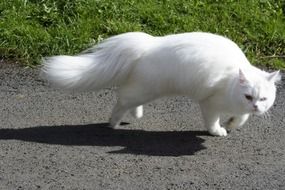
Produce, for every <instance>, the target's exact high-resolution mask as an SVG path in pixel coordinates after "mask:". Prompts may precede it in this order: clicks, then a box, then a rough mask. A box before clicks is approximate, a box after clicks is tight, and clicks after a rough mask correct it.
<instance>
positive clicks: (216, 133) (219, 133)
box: [209, 127, 228, 137]
mask: <svg viewBox="0 0 285 190" xmlns="http://www.w3.org/2000/svg"><path fill="white" fill-rule="evenodd" d="M209 133H210V134H211V135H213V136H219V137H225V136H227V135H228V133H227V130H226V129H225V128H223V127H216V128H213V129H210V130H209Z"/></svg>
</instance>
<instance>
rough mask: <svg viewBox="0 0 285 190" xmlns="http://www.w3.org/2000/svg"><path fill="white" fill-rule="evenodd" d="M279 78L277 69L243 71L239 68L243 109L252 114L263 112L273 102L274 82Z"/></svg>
mask: <svg viewBox="0 0 285 190" xmlns="http://www.w3.org/2000/svg"><path fill="white" fill-rule="evenodd" d="M280 79H281V75H280V73H279V71H276V72H272V73H267V72H258V74H257V73H256V72H245V71H243V70H241V69H240V70H239V87H240V89H241V90H240V97H239V98H240V101H241V103H242V107H243V108H244V109H245V110H244V111H245V112H247V113H253V114H258V115H260V114H263V113H265V112H266V111H267V110H268V109H269V108H270V107H271V106H272V105H273V103H274V100H275V94H276V87H275V83H276V82H277V81H279V80H280Z"/></svg>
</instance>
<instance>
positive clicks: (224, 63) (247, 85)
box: [41, 32, 280, 136]
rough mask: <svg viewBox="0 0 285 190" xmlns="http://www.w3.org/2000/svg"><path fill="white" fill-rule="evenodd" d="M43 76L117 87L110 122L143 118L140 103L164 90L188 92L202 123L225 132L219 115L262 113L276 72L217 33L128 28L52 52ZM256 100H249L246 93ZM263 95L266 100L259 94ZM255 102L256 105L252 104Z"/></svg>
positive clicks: (75, 85)
mask: <svg viewBox="0 0 285 190" xmlns="http://www.w3.org/2000/svg"><path fill="white" fill-rule="evenodd" d="M41 75H42V77H43V78H45V79H46V80H48V81H49V82H50V83H51V84H52V85H54V86H55V87H57V88H60V89H65V90H72V91H86V90H100V89H102V88H106V87H109V86H118V96H119V99H118V103H117V105H116V106H115V108H114V110H113V114H112V117H111V120H110V123H111V126H112V127H115V126H116V125H118V124H119V122H120V120H121V118H122V117H123V115H124V114H125V112H126V111H128V110H133V112H132V113H133V115H134V116H136V117H138V118H139V117H142V115H143V109H142V106H140V105H142V104H144V103H146V102H149V101H151V100H154V99H156V98H159V97H161V96H167V95H179V94H183V95H188V96H189V97H190V98H192V99H193V100H196V101H197V102H198V103H199V104H200V106H201V110H202V114H203V118H204V121H205V126H206V128H207V129H208V130H209V132H210V133H211V134H213V135H218V136H225V135H227V132H226V130H225V129H224V128H222V127H220V125H219V116H220V114H222V113H230V114H232V115H234V116H235V117H236V119H235V120H234V122H232V123H231V124H230V125H231V126H232V125H233V123H234V125H238V126H239V125H242V124H244V122H245V121H246V120H247V118H248V115H249V114H251V113H252V112H253V111H252V109H253V106H256V105H257V104H258V106H259V109H258V110H257V111H258V113H264V112H265V111H267V110H268V109H269V108H270V107H271V106H272V104H273V102H274V100H275V90H276V89H275V85H274V83H275V82H276V81H278V80H280V75H279V73H278V72H275V73H267V72H265V71H262V70H260V69H258V68H256V67H254V66H252V65H251V64H250V63H249V61H248V60H247V58H246V57H245V55H244V54H243V52H242V51H241V50H240V48H239V47H238V46H237V45H236V44H235V43H234V42H232V41H231V40H229V39H227V38H224V37H222V36H219V35H215V34H210V33H203V32H193V33H184V34H177V35H168V36H164V37H153V36H151V35H148V34H145V33H140V32H132V33H125V34H121V35H117V36H114V37H111V38H109V39H106V40H105V41H103V42H102V43H100V44H98V45H97V46H95V47H94V48H92V49H91V50H89V51H88V52H87V53H83V54H80V55H76V56H55V57H51V58H47V59H45V60H44V62H43V68H42V72H41ZM245 93H248V94H252V96H254V98H256V100H254V101H252V102H248V101H247V100H245V98H244V94H245ZM261 96H262V97H266V99H268V100H267V101H266V102H260V101H259V100H258V99H259V98H261ZM253 104H254V105H253Z"/></svg>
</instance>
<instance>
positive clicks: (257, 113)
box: [252, 109, 265, 115]
mask: <svg viewBox="0 0 285 190" xmlns="http://www.w3.org/2000/svg"><path fill="white" fill-rule="evenodd" d="M252 113H253V114H254V115H263V114H264V113H265V111H261V110H256V109H255V110H253V111H252Z"/></svg>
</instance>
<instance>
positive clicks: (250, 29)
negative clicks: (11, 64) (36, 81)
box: [0, 0, 285, 69]
mask: <svg viewBox="0 0 285 190" xmlns="http://www.w3.org/2000/svg"><path fill="white" fill-rule="evenodd" d="M282 2H283V1H282V0H279V1H278V0H241V1H233V0H216V1H213V0H205V1H197V0H191V1H190V0H175V1H174V0H161V1H154V0H117V1H109V0H57V1H56V0H41V1H38V0H10V1H1V2H0V57H3V58H8V59H16V60H18V61H20V62H22V63H24V64H28V65H36V64H38V63H40V59H41V57H43V56H49V55H55V54H74V53H78V52H80V51H82V50H84V49H85V48H87V47H90V46H91V45H94V44H96V43H97V42H98V41H100V40H101V39H103V38H106V37H108V36H112V35H115V34H119V33H123V32H129V31H144V32H147V33H150V34H153V35H165V34H170V33H180V32H190V31H207V32H213V33H218V34H221V35H225V36H228V37H229V38H231V39H233V40H234V41H235V42H237V43H238V44H239V45H240V47H241V48H242V49H243V50H244V52H245V53H246V55H247V56H248V57H249V59H250V60H251V61H252V63H253V64H256V65H260V66H270V67H274V68H281V69H284V68H285V62H284V60H285V58H284V56H285V3H282Z"/></svg>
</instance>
